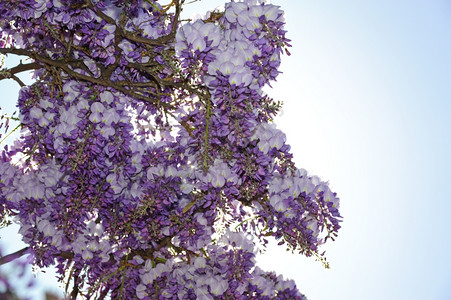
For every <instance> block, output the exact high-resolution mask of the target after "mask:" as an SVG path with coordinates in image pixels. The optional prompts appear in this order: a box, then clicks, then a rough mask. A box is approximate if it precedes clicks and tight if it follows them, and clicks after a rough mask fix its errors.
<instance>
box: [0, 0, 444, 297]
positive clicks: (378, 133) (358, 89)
mask: <svg viewBox="0 0 451 300" xmlns="http://www.w3.org/2000/svg"><path fill="white" fill-rule="evenodd" d="M222 3H224V2H223V1H219V0H203V1H202V2H201V3H195V4H191V5H190V11H187V12H186V14H187V15H188V16H189V15H190V14H191V13H192V12H193V11H205V10H207V9H212V8H215V7H217V6H219V5H220V4H222ZM272 3H274V4H276V5H280V6H281V7H282V8H283V9H284V10H285V11H286V21H287V30H288V37H289V38H291V39H292V44H293V47H292V48H291V52H292V55H291V56H290V57H284V60H283V63H282V71H283V72H284V73H283V74H282V75H281V76H280V77H279V79H278V82H277V83H276V84H274V89H273V90H268V91H267V92H268V93H269V94H270V95H272V96H273V97H275V98H277V99H280V100H283V101H284V102H285V106H284V113H283V115H282V116H281V117H280V118H278V119H277V121H276V122H277V124H279V126H280V128H282V129H283V130H284V131H285V132H286V133H287V136H288V142H289V143H290V144H291V145H292V151H293V153H294V154H295V160H296V162H297V165H298V167H303V168H305V169H307V170H308V171H309V172H310V173H311V174H316V175H319V176H320V177H321V178H322V179H323V180H328V181H329V182H330V186H331V187H332V189H333V190H334V191H336V192H337V193H338V194H339V196H340V198H341V211H342V215H343V216H344V222H343V228H342V229H341V232H340V236H339V237H338V239H337V241H336V242H332V243H331V244H328V245H326V246H325V247H324V249H325V250H327V252H326V253H327V257H328V260H329V261H330V264H331V269H330V270H325V269H324V268H323V267H322V265H321V264H320V263H318V262H315V261H314V259H306V258H302V257H299V256H297V255H291V254H288V253H285V251H284V250H283V249H274V248H270V249H269V251H268V252H267V253H266V254H265V255H264V256H262V257H260V258H259V261H260V265H261V266H262V267H263V268H264V269H267V270H276V271H277V272H278V273H282V274H284V275H285V276H286V277H289V278H292V279H294V280H295V281H296V283H297V284H298V286H299V288H300V290H301V291H302V292H304V293H305V294H306V295H307V296H308V297H309V299H311V300H329V299H337V300H360V299H365V300H373V299H374V300H376V299H378V300H379V299H384V300H392V299H393V300H411V299H415V300H416V299H421V300H423V299H428V300H447V299H451V261H450V259H449V257H448V255H449V254H450V253H451V238H450V234H449V230H448V223H449V221H448V220H450V219H451V218H449V214H450V211H451V204H450V196H449V195H450V194H449V193H448V188H450V187H451V171H450V170H451V159H450V157H449V155H450V153H451V134H450V129H451V34H450V28H451V2H449V1H447V0H429V1H419V0H410V1H407V0H398V1H388V0H380V1H350V0H342V1H335V0H334V1H333V0H320V1H319V0H296V1H294V0H278V1H277V0H273V1H272ZM0 90H1V93H2V95H6V92H10V93H8V96H4V98H3V99H4V100H2V102H1V105H2V106H3V105H4V104H3V103H7V102H13V101H14V100H15V98H16V96H15V94H14V93H13V92H12V90H10V89H9V88H6V87H5V84H4V83H3V82H1V83H0ZM5 101H6V102H5ZM0 236H2V237H3V236H5V234H4V233H2V232H0ZM3 242H5V241H4V240H3Z"/></svg>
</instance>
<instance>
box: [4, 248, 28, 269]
mask: <svg viewBox="0 0 451 300" xmlns="http://www.w3.org/2000/svg"><path fill="white" fill-rule="evenodd" d="M29 249H30V247H25V248H22V249H20V250H18V251H16V252H14V253H11V254H8V255H5V256H2V257H0V266H1V265H4V264H7V263H9V262H11V261H13V260H15V259H16V258H19V257H21V256H22V255H25V254H27V251H28V250H29Z"/></svg>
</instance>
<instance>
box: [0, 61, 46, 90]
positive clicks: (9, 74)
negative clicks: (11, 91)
mask: <svg viewBox="0 0 451 300" xmlns="http://www.w3.org/2000/svg"><path fill="white" fill-rule="evenodd" d="M40 68H43V66H41V65H40V64H39V63H37V62H32V63H29V64H22V63H20V64H19V65H17V66H15V67H13V68H11V69H5V70H2V71H0V80H2V79H8V78H12V79H14V80H16V81H18V80H19V81H20V79H19V78H17V77H16V76H15V74H17V73H21V72H25V71H30V70H36V69H40ZM19 81H18V82H19ZM19 84H20V85H21V86H23V85H22V84H23V82H22V81H20V82H19Z"/></svg>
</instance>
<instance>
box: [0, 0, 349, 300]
mask: <svg viewBox="0 0 451 300" xmlns="http://www.w3.org/2000/svg"><path fill="white" fill-rule="evenodd" d="M66 2H67V1H63V0H39V1H36V0H33V1H18V2H17V1H6V2H5V1H3V2H0V13H1V14H2V16H4V18H5V21H1V22H0V29H1V30H2V36H1V40H0V42H1V44H0V47H3V46H5V45H6V46H8V47H6V48H0V50H1V53H11V54H22V55H28V56H29V57H30V58H32V59H33V60H34V61H33V62H32V63H31V64H30V65H29V68H33V69H35V72H34V76H35V78H36V82H35V83H34V84H32V85H30V86H23V87H22V89H21V91H20V94H19V99H18V108H19V112H20V115H19V121H20V123H21V127H22V131H21V137H20V139H18V140H17V141H16V142H15V143H14V145H13V146H12V147H10V148H5V149H4V151H3V152H2V153H1V157H0V212H1V213H2V214H8V215H10V216H12V217H14V218H15V221H16V222H17V223H18V224H19V225H20V234H21V235H22V236H23V240H24V241H25V242H26V243H27V244H28V245H29V246H30V248H29V252H30V253H31V254H33V257H34V263H35V264H37V265H39V266H50V265H56V267H57V269H58V272H59V273H60V275H61V276H62V277H63V275H65V274H66V275H67V276H66V277H67V278H68V279H67V280H70V281H73V285H74V286H76V288H74V289H73V291H72V293H71V296H72V297H76V296H77V294H81V295H83V296H86V297H88V298H89V297H92V298H100V299H102V298H104V297H105V296H106V295H109V296H110V297H111V298H114V299H118V298H122V297H127V298H133V297H135V296H136V297H138V298H139V299H156V298H159V299H162V298H168V299H176V298H177V299H274V298H276V299H304V296H303V295H302V294H300V293H299V291H298V290H297V288H296V286H295V284H294V282H293V281H290V280H284V279H283V278H282V277H281V276H277V275H275V274H274V273H272V272H264V271H262V270H261V269H260V268H258V267H256V266H255V259H254V258H255V252H256V250H255V249H256V247H257V244H258V241H260V242H262V243H263V245H265V243H266V239H267V238H268V237H269V236H273V237H274V238H275V239H277V240H278V241H279V242H280V243H286V244H287V245H288V246H289V248H291V249H293V250H299V251H300V252H301V253H304V254H305V255H307V256H311V255H317V256H320V255H319V254H318V247H319V246H320V245H321V244H323V243H324V242H325V241H326V240H327V239H328V238H332V239H333V237H335V235H336V233H337V231H338V229H339V228H340V225H339V222H340V218H341V217H340V214H339V212H338V208H339V199H338V198H337V196H336V194H335V193H333V192H332V191H331V190H330V189H329V187H328V185H327V184H326V183H324V182H321V181H320V180H319V179H318V178H317V177H315V176H313V177H312V176H308V175H307V173H306V172H305V171H304V170H302V169H297V168H296V167H295V166H294V163H293V162H292V155H291V153H290V147H289V145H287V144H286V136H285V134H284V133H283V132H282V131H281V130H279V129H277V127H276V126H275V125H274V124H273V123H272V119H273V118H274V116H275V115H276V114H277V112H278V110H279V109H280V103H279V102H276V101H274V100H273V99H271V98H270V97H268V96H267V95H266V94H264V93H263V92H262V88H263V87H264V86H266V85H269V84H270V82H271V81H273V80H275V79H276V77H277V75H278V73H279V71H278V67H279V65H280V58H281V54H282V53H283V52H284V51H286V48H287V47H288V46H289V44H288V43H289V40H288V39H287V38H286V37H285V31H284V29H283V26H284V19H283V11H282V10H281V9H280V8H279V7H277V6H275V5H271V4H267V3H264V2H260V1H256V0H245V1H243V2H230V3H227V4H226V5H225V9H224V11H223V12H219V13H218V12H211V13H209V14H208V15H207V16H206V17H205V18H204V19H202V20H196V21H193V22H184V23H183V22H181V21H180V20H179V17H180V11H181V8H182V4H181V3H180V1H172V3H171V4H170V5H167V6H162V5H160V4H159V3H158V1H127V0H124V1H109V0H100V1H73V2H71V3H70V5H67V4H68V3H66ZM181 2H182V3H183V1H181ZM4 41H5V42H4ZM6 41H8V42H7V43H6ZM19 83H20V82H19ZM234 228H235V229H237V230H238V232H236V230H232V229H234ZM125 281H127V284H124V282H125Z"/></svg>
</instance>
